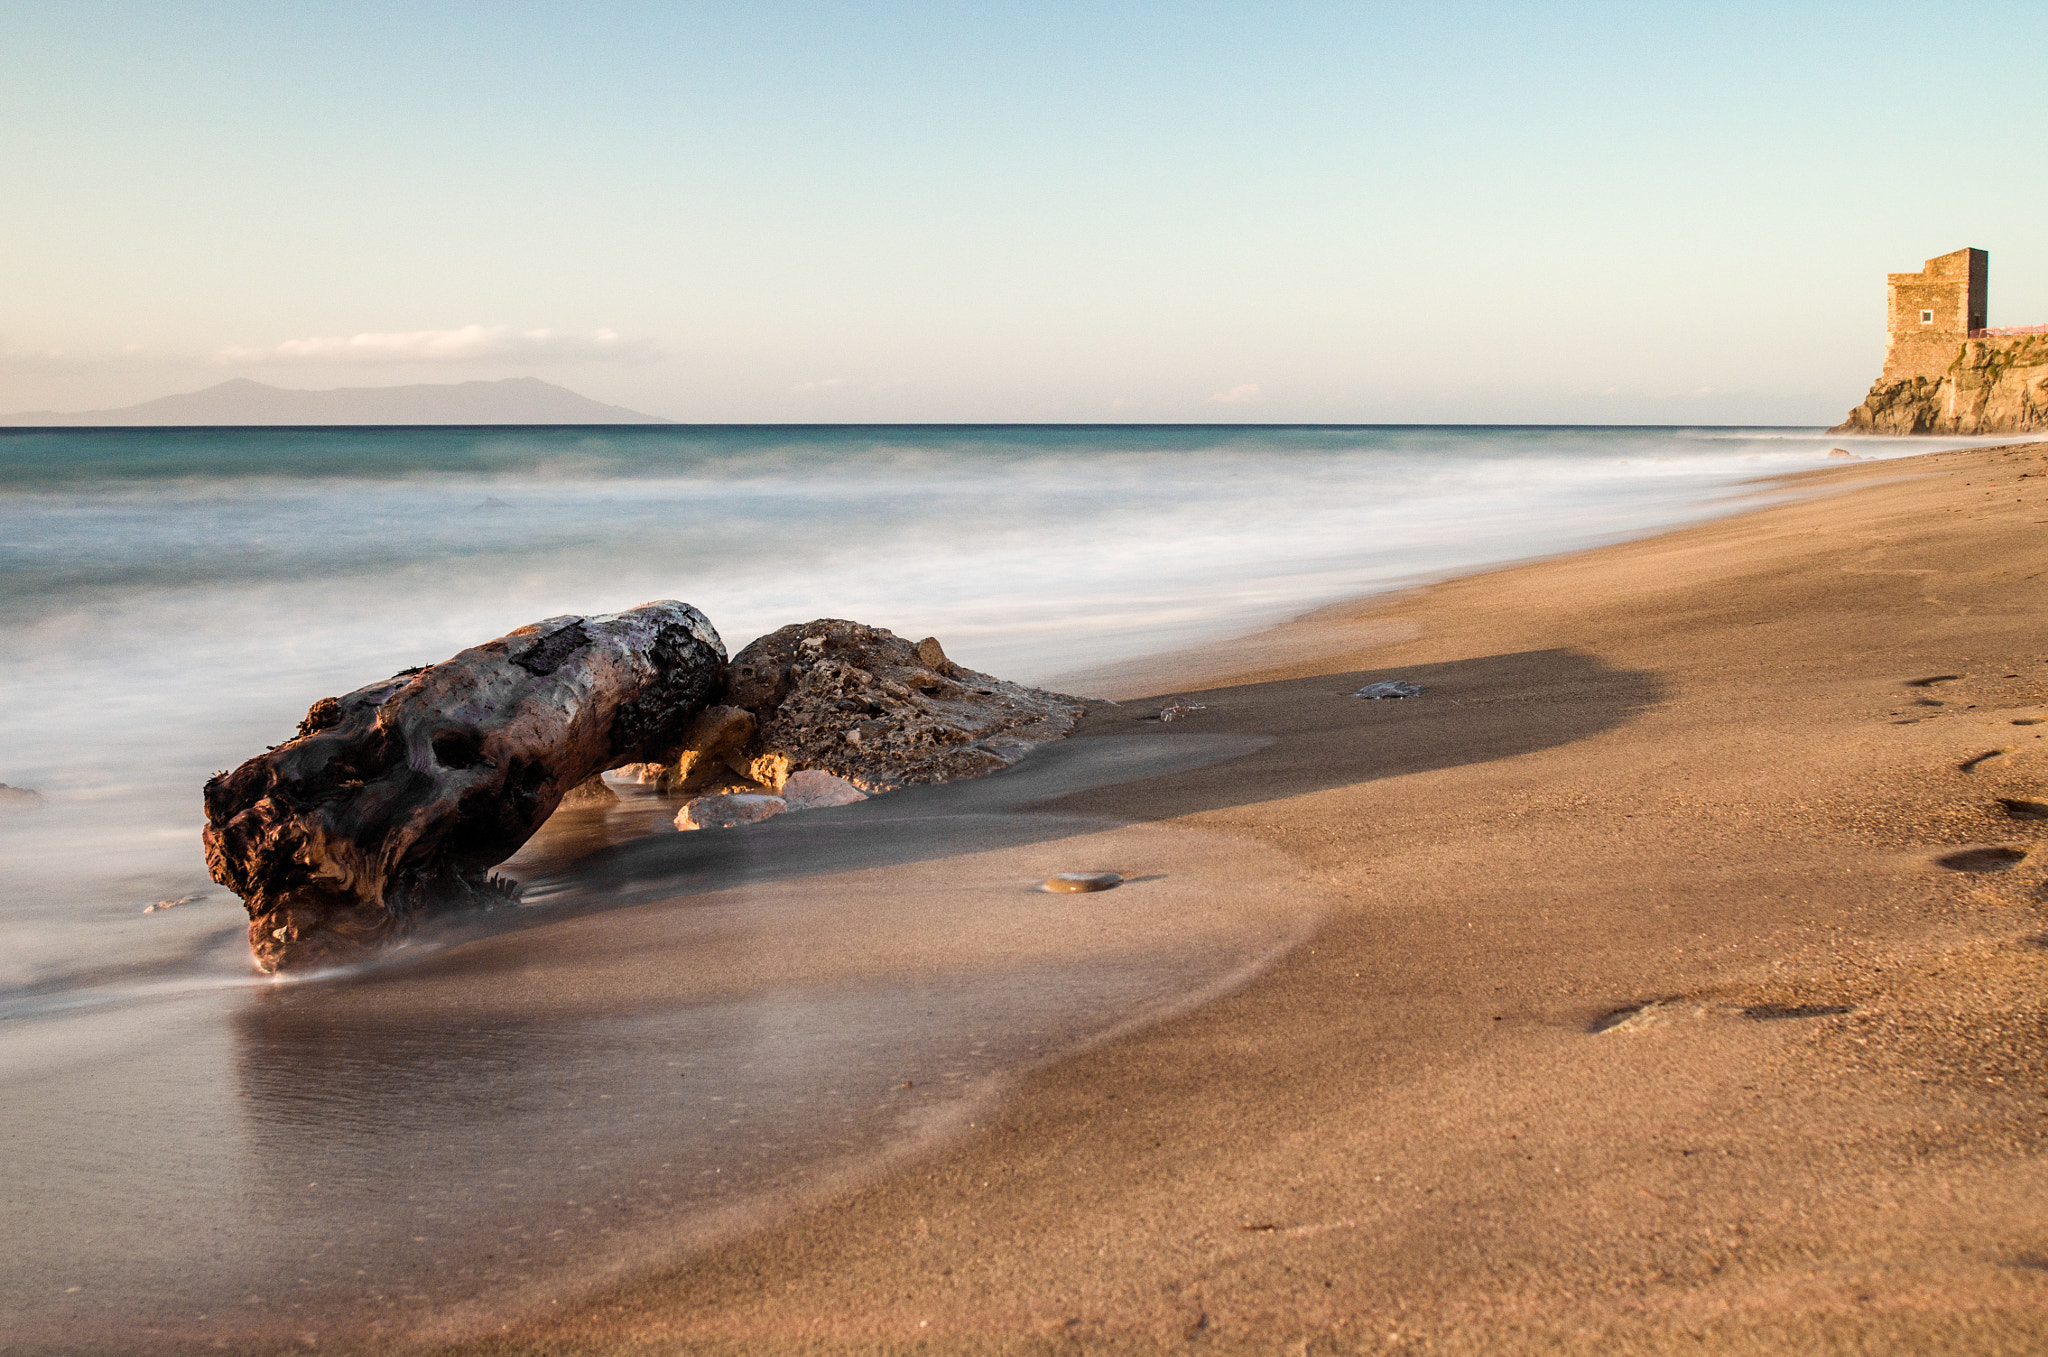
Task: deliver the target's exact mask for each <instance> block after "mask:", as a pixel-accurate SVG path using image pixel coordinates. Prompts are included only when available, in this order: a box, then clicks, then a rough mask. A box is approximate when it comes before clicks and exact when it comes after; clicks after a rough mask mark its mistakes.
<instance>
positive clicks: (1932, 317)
mask: <svg viewBox="0 0 2048 1357" xmlns="http://www.w3.org/2000/svg"><path fill="white" fill-rule="evenodd" d="M1990 264H1991V256H1990V255H1988V254H1986V253H1985V252H1984V251H1982V250H1956V251H1954V252H1952V253H1950V254H1945V255H1941V256H1939V257H1938V258H1934V259H1930V260H1928V261H1927V267H1926V268H1924V269H1922V270H1921V271H1920V272H1918V273H1892V274H1887V275H1885V283H1886V287H1885V293H1886V299H1887V301H1888V302H1889V317H1888V320H1887V322H1886V327H1885V348H1884V377H1883V378H1882V380H1884V381H1891V382H1898V381H1905V380H1906V379H1908V378H1911V377H1929V378H1940V377H1942V376H1943V375H1945V374H1946V373H1947V372H1948V369H1949V364H1951V363H1953V362H1955V359H1956V354H1957V353H1958V352H1959V351H1960V350H1961V348H1962V344H1963V341H1964V340H1966V339H1968V338H1969V337H1970V332H1971V331H1972V330H1981V329H1983V328H1984V317H1985V315H1986V314H1987V313H1986V311H1985V307H1984V289H1985V279H1986V275H1987V274H1988V273H1989V271H1990Z"/></svg>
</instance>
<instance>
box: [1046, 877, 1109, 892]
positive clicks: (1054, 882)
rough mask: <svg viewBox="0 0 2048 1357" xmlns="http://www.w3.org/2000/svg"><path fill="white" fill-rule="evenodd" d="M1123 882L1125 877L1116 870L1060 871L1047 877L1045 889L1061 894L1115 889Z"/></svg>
mask: <svg viewBox="0 0 2048 1357" xmlns="http://www.w3.org/2000/svg"><path fill="white" fill-rule="evenodd" d="M1123 884H1124V879H1123V877H1121V876H1119V875H1118V874H1117V873H1115V872H1060V873H1058V874H1057V875H1054V876H1049V877H1047V878H1046V879H1045V889H1046V890H1049V891H1054V892H1057V893H1059V894H1061V895H1076V894H1079V893H1080V892H1082V891H1106V890H1113V889H1115V888H1116V887H1118V886H1121V885H1123Z"/></svg>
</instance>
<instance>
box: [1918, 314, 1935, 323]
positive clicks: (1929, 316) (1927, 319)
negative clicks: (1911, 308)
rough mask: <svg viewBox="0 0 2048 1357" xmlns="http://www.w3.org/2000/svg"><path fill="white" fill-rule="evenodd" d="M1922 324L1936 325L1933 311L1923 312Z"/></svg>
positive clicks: (1921, 316) (1921, 315)
mask: <svg viewBox="0 0 2048 1357" xmlns="http://www.w3.org/2000/svg"><path fill="white" fill-rule="evenodd" d="M1920 323H1921V324H1922V325H1932V324H1934V313H1933V312H1932V311H1922V312H1921V313H1920Z"/></svg>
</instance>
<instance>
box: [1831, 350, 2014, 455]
mask: <svg viewBox="0 0 2048 1357" xmlns="http://www.w3.org/2000/svg"><path fill="white" fill-rule="evenodd" d="M1828 432H1829V433H1876V434H1909V433H1954V434H1977V433H2033V432H2048V334H2039V335H2005V336H2001V337H1998V338H1993V339H1970V340H1965V341H1964V342H1963V344H1962V346H1961V348H1960V350H1959V351H1958V352H1957V354H1956V357H1955V361H1954V362H1952V363H1950V364H1949V365H1948V371H1947V372H1945V373H1944V374H1942V375H1941V376H1939V377H1908V378H1906V379H1904V380H1903V381H1890V382H1888V381H1885V380H1884V379H1883V378H1881V377H1880V378H1879V379H1878V380H1877V382H1876V384H1874V385H1873V386H1872V387H1871V388H1870V394H1869V395H1868V396H1865V397H1864V398H1863V404H1861V405H1859V406H1857V407H1856V408H1855V409H1854V410H1851V411H1850V412H1849V417H1848V418H1847V419H1845V420H1843V421H1842V422H1841V423H1840V424H1837V425H1836V426H1835V427H1834V428H1832V429H1830V430H1828Z"/></svg>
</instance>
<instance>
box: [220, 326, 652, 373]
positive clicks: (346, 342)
mask: <svg viewBox="0 0 2048 1357" xmlns="http://www.w3.org/2000/svg"><path fill="white" fill-rule="evenodd" d="M654 356H655V353H654V346H653V345H652V344H650V343H648V342H647V341H646V340H644V339H627V338H626V337H625V336H623V335H621V334H619V333H618V332H617V331H616V330H592V331H590V332H588V333H587V334H570V333H557V332H556V331H554V330H514V329H513V328H512V327H511V326H509V325H465V326H463V327H462V328H461V329H459V330H412V331H408V332H405V333H399V334H359V335H332V336H317V337H315V338H312V339H287V340H285V341H284V342H283V343H281V344H274V345H272V346H271V347H269V348H264V349H250V348H226V349H222V350H221V351H220V352H219V353H217V354H215V355H214V361H215V362H218V363H235V364H243V363H475V362H488V361H497V362H506V361H512V362H526V363H588V362H621V361H625V362H630V361H636V360H639V359H645V358H652V357H654Z"/></svg>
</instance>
